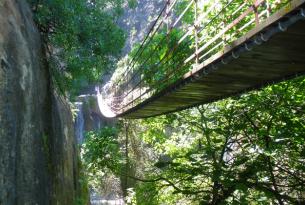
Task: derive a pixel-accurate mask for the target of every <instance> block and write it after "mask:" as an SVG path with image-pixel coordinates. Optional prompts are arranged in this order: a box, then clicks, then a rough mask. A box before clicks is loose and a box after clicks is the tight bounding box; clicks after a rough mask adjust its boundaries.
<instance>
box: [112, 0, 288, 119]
mask: <svg viewBox="0 0 305 205" xmlns="http://www.w3.org/2000/svg"><path fill="white" fill-rule="evenodd" d="M181 1H183V0H172V2H171V0H167V2H166V5H165V6H164V7H163V9H162V10H161V13H160V14H159V15H158V17H157V19H156V21H155V22H154V23H153V25H152V27H151V29H150V30H149V33H148V35H147V36H146V37H145V39H144V41H143V42H142V44H141V45H140V47H139V48H138V50H137V51H136V53H135V55H134V56H133V57H132V60H131V61H130V62H129V65H128V67H127V69H126V71H125V73H123V74H122V75H123V76H121V78H120V79H119V80H118V81H117V82H114V83H116V84H117V86H115V89H113V88H112V89H111V90H110V92H111V93H112V99H111V103H110V104H111V105H110V107H111V109H113V110H114V111H115V112H116V113H118V114H120V113H123V112H125V111H126V110H128V109H130V108H131V107H133V106H135V105H136V104H138V103H141V102H143V101H144V100H145V99H147V97H149V96H151V95H152V94H154V93H156V92H158V91H160V90H162V88H163V87H164V86H167V85H168V84H170V83H166V81H168V80H170V79H173V77H177V78H179V77H181V76H183V75H184V74H185V72H187V71H188V70H189V69H190V68H191V67H196V66H197V65H198V64H199V63H202V62H204V61H205V60H207V59H208V58H209V57H211V56H212V55H213V54H215V53H216V52H218V51H219V50H221V49H222V48H224V47H225V46H227V45H229V44H230V42H232V41H233V40H235V39H237V38H238V37H239V36H240V35H241V34H242V33H244V32H246V31H248V30H250V29H251V28H253V27H254V26H258V25H259V24H260V22H261V21H262V20H264V19H266V18H267V17H269V16H270V14H271V13H273V12H275V10H276V9H272V7H271V4H270V1H269V0H254V1H253V3H252V4H248V3H246V2H245V1H239V0H228V1H226V4H221V9H219V8H218V10H219V11H218V12H216V13H215V14H214V15H212V17H210V18H207V17H208V16H210V15H211V13H213V12H215V11H214V10H215V8H216V7H217V6H219V2H220V0H214V1H213V2H212V3H211V5H210V7H209V8H207V11H206V12H205V13H203V14H201V15H199V14H198V10H199V9H198V1H199V0H191V1H189V2H188V4H187V5H186V7H185V8H184V9H183V10H182V12H181V13H179V14H178V13H177V12H176V9H175V5H177V3H179V2H180V3H181ZM290 1H291V0H286V1H280V3H281V4H283V5H285V4H287V3H289V2H290ZM235 4H236V5H235ZM232 5H233V6H235V7H236V9H235V10H234V11H233V12H232V13H226V10H227V9H228V8H229V7H230V6H232ZM206 6H207V5H206ZM235 7H234V8H235ZM191 8H193V9H194V10H193V12H194V19H193V22H192V24H191V25H189V26H188V27H187V28H182V29H181V31H183V32H184V34H183V35H181V36H180V37H179V39H178V40H177V41H176V42H175V44H174V45H173V46H172V47H170V48H168V49H167V50H166V53H165V54H164V55H163V56H162V58H161V59H160V60H159V61H158V62H157V63H155V64H154V65H151V66H150V67H149V70H150V71H152V72H153V73H152V74H157V72H158V70H157V69H156V68H159V67H160V66H164V65H166V64H168V63H169V62H170V61H171V60H175V59H174V56H175V55H174V54H175V51H176V50H177V49H179V46H181V45H182V44H183V43H184V44H186V45H190V46H189V47H190V49H192V50H194V51H193V53H190V54H189V56H188V57H187V58H186V59H182V61H180V62H177V64H175V65H174V69H167V70H166V73H165V74H164V75H163V76H162V77H161V78H160V79H158V80H156V81H154V82H152V83H151V84H149V85H145V83H146V82H145V81H146V80H147V79H146V76H145V70H144V69H143V68H144V66H145V65H146V64H147V63H148V61H149V60H151V59H152V57H153V56H154V55H156V54H158V49H159V48H160V46H162V44H163V42H164V41H165V40H167V39H168V38H169V37H170V35H171V34H172V32H173V31H174V29H176V28H178V27H179V26H180V25H179V23H180V22H181V21H182V19H183V18H184V16H185V15H186V14H188V12H190V9H191ZM279 8H281V7H280V6H279ZM216 11H217V9H216ZM171 13H173V15H170V14H171ZM162 15H164V17H163V18H161V17H162ZM252 15H253V16H252ZM226 17H227V18H228V19H229V20H230V18H232V21H230V22H227V19H225V18H226ZM173 19H174V20H173ZM160 20H161V22H160ZM170 20H173V21H172V22H173V23H171V22H170ZM241 22H242V23H243V25H242V26H239V27H238V26H237V25H239V24H240V23H241ZM215 24H216V25H215ZM162 26H163V27H164V26H166V34H164V35H163V37H162V38H161V40H160V41H159V42H158V44H157V45H156V46H155V47H154V49H153V50H152V53H151V54H150V55H148V57H146V58H144V59H141V57H142V55H143V52H144V51H145V49H147V47H149V45H150V43H151V42H152V41H153V39H154V37H155V36H156V34H157V33H158V32H160V31H161V29H163V28H162ZM210 27H213V28H212V29H211V28H210ZM233 29H235V30H233ZM232 30H233V31H234V32H232V33H230V35H229V38H227V35H228V32H229V31H232ZM213 34H214V35H213ZM138 60H139V61H138ZM136 65H137V69H136V68H135V66H136ZM177 72H181V74H180V76H175V73H177ZM137 78H138V79H139V80H138V81H137V82H134V81H135V79H137ZM151 78H152V79H154V76H152V77H151ZM146 84H147V83H146Z"/></svg>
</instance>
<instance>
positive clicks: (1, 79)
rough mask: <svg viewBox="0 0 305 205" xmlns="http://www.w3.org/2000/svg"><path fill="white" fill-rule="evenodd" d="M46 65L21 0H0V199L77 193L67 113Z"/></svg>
mask: <svg viewBox="0 0 305 205" xmlns="http://www.w3.org/2000/svg"><path fill="white" fill-rule="evenodd" d="M46 65H47V64H46V63H45V60H44V56H43V50H42V46H41V41H40V37H39V33H38V31H37V29H36V27H35V25H34V23H33V21H32V15H31V12H30V9H29V8H28V6H27V4H26V3H25V0H0V205H11V204H14V205H15V204H18V205H19V204H20V205H27V204H28V205H32V204H33V205H34V204H35V205H36V204H37V205H48V204H59V205H73V204H75V199H76V198H77V192H78V191H77V190H78V187H79V185H78V175H79V173H78V161H77V147H76V140H75V138H74V133H73V120H72V115H71V112H70V109H69V106H68V105H67V103H66V102H65V100H63V99H61V98H60V97H59V96H57V95H56V93H55V92H54V91H53V90H52V85H51V82H50V76H49V72H48V67H47V66H46Z"/></svg>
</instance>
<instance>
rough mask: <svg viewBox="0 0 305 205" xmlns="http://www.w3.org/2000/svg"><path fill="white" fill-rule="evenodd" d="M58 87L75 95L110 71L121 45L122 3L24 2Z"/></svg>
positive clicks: (104, 0)
mask: <svg viewBox="0 0 305 205" xmlns="http://www.w3.org/2000/svg"><path fill="white" fill-rule="evenodd" d="M28 1H29V3H30V4H31V6H32V10H33V12H34V19H35V21H36V23H37V25H38V28H39V30H40V32H41V33H42V35H43V39H44V42H45V48H46V51H47V57H48V61H49V63H50V67H51V69H52V74H53V77H54V79H55V81H56V85H57V86H59V88H60V89H61V90H62V91H63V92H66V91H68V92H69V93H70V94H77V93H78V92H79V90H80V89H81V88H83V87H85V86H87V85H88V84H89V83H92V82H97V81H99V80H100V79H101V76H102V75H103V74H104V73H105V72H107V71H108V70H111V69H112V68H113V67H112V66H113V65H114V62H115V61H116V57H118V56H119V54H120V51H121V49H122V48H123V46H124V42H125V35H124V32H123V31H122V30H121V29H120V28H119V27H118V26H117V24H116V19H117V18H118V17H119V15H120V14H121V12H122V3H123V0H98V1H87V0H55V1H48V0H28Z"/></svg>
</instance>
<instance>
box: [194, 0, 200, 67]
mask: <svg viewBox="0 0 305 205" xmlns="http://www.w3.org/2000/svg"><path fill="white" fill-rule="evenodd" d="M197 1H198V0H194V4H195V6H194V10H195V11H194V16H195V22H194V30H195V49H196V50H195V54H196V58H195V63H196V66H197V65H198V64H199V54H198V27H199V25H198V22H197V20H198V4H197V3H198V2H197Z"/></svg>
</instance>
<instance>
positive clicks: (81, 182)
mask: <svg viewBox="0 0 305 205" xmlns="http://www.w3.org/2000/svg"><path fill="white" fill-rule="evenodd" d="M78 169H79V170H78V174H79V175H78V186H79V188H78V197H77V198H76V201H75V205H87V204H88V202H89V201H90V199H89V195H90V193H89V187H88V176H87V174H86V172H85V171H86V170H85V169H84V167H83V164H82V161H81V159H80V157H78Z"/></svg>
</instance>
